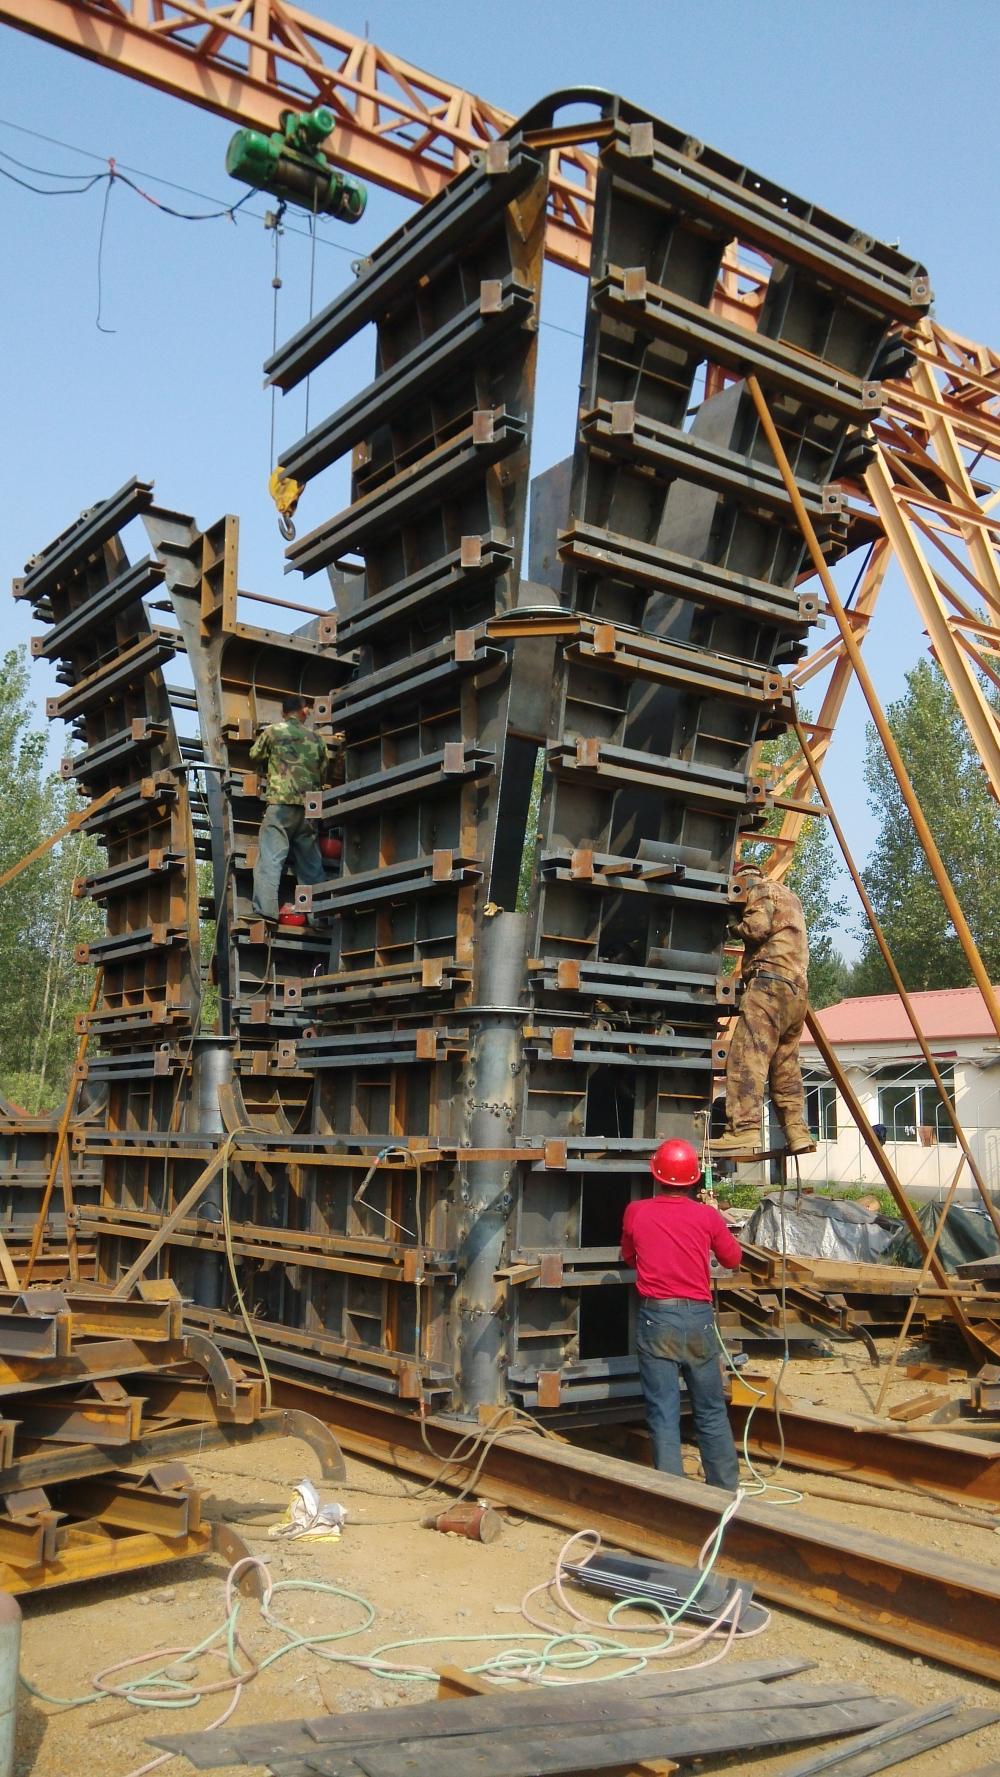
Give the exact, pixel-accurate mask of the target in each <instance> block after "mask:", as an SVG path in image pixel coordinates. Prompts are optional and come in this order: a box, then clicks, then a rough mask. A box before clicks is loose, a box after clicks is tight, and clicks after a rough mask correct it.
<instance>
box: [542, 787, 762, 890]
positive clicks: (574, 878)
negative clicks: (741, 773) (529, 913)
mask: <svg viewBox="0 0 1000 1777" xmlns="http://www.w3.org/2000/svg"><path fill="white" fill-rule="evenodd" d="M739 781H740V782H741V783H745V782H746V779H744V778H740V779H739ZM539 873H540V875H541V876H542V877H543V878H545V879H552V880H554V881H557V882H578V883H580V884H582V885H583V886H585V887H588V888H598V889H611V890H613V891H614V892H615V893H617V892H619V891H624V892H626V893H627V892H628V891H629V890H635V891H638V892H641V893H643V894H649V893H651V894H662V895H669V894H678V893H684V894H686V896H687V898H688V899H691V898H697V899H699V900H703V901H705V902H706V903H707V904H708V905H710V906H711V905H716V904H719V903H723V904H724V905H725V906H726V908H727V909H728V908H729V907H730V905H731V903H732V900H733V891H732V882H731V880H730V878H729V877H728V876H724V875H722V873H721V872H720V871H717V870H705V869H700V868H698V867H697V866H693V865H689V864H686V863H685V862H684V861H683V859H676V860H672V859H661V858H656V857H649V858H645V857H635V858H627V857H622V856H621V855H620V854H619V853H617V852H595V851H592V850H591V849H590V847H589V846H576V847H574V849H573V850H572V851H547V852H543V853H542V856H541V859H540V862H539Z"/></svg>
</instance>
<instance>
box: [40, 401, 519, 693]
mask: <svg viewBox="0 0 1000 1777" xmlns="http://www.w3.org/2000/svg"><path fill="white" fill-rule="evenodd" d="M526 438H527V425H526V422H525V421H524V420H522V419H518V418H516V417H515V416H514V415H512V414H510V413H507V412H506V411H505V410H504V409H503V408H497V409H494V408H477V409H476V411H475V412H474V413H473V416H472V423H471V425H468V426H466V427H464V428H463V430H462V431H461V432H458V433H456V435H455V437H454V438H450V439H448V440H447V442H446V443H444V444H439V445H437V446H436V447H435V449H433V450H431V451H429V452H428V453H427V455H426V456H424V457H421V458H420V459H419V460H418V461H417V462H416V463H414V464H412V465H411V466H410V467H408V468H406V469H403V470H401V471H399V472H398V473H397V474H396V475H393V476H391V477H390V479H389V480H388V481H386V482H384V483H383V484H382V485H381V486H379V487H376V488H374V489H373V490H372V491H371V492H369V493H364V494H361V495H360V497H359V498H358V499H356V500H355V501H354V503H353V504H352V505H351V506H348V507H346V508H345V509H344V510H343V511H342V512H339V513H338V514H337V515H336V517H334V518H331V519H327V520H326V521H325V522H324V523H323V524H321V525H318V526H317V527H316V529H315V530H312V531H310V532H309V533H308V535H307V536H305V537H302V538H301V539H300V540H299V541H298V542H297V543H292V544H290V545H289V548H288V550H287V552H286V553H287V557H288V560H289V562H290V564H291V566H292V567H293V568H298V569H299V571H300V572H301V573H302V574H304V575H305V576H306V577H307V578H308V577H309V575H311V574H316V573H318V572H319V570H320V568H324V567H326V566H327V564H328V563H329V562H333V561H338V560H339V559H340V558H341V557H342V556H346V555H354V554H358V553H359V552H362V551H364V550H365V549H368V548H370V547H371V545H372V544H374V543H377V542H378V541H379V540H380V539H381V538H382V537H384V536H385V535H386V533H387V532H390V531H394V530H398V529H399V528H400V526H402V525H404V524H407V523H409V521H410V520H411V519H413V518H414V517H417V516H420V517H423V516H425V515H426V513H427V511H428V509H429V508H430V507H431V506H434V505H436V504H438V503H439V502H441V501H443V500H450V499H452V498H453V497H454V495H455V494H457V493H461V492H463V491H464V489H465V488H466V487H468V486H469V485H470V483H471V482H474V481H476V480H477V479H478V477H479V476H480V475H481V474H482V472H483V470H484V468H488V467H489V466H490V464H492V463H496V462H499V461H500V460H501V459H502V458H503V457H505V456H509V455H510V454H511V452H512V451H515V450H518V449H520V448H521V447H522V446H523V444H524V443H525V440H526ZM57 713H58V712H57Z"/></svg>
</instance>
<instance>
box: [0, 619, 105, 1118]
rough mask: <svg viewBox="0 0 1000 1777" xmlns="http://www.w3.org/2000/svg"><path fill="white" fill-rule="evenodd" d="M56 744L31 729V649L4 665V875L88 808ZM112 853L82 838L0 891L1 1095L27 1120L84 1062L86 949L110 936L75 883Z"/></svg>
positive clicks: (57, 1100) (0, 793) (0, 747)
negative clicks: (77, 959)
mask: <svg viewBox="0 0 1000 1777" xmlns="http://www.w3.org/2000/svg"><path fill="white" fill-rule="evenodd" d="M46 745H47V736H46V735H45V733H44V732H42V731H39V730H38V729H36V728H34V727H33V726H32V710H31V704H30V701H29V686H28V666H27V663H26V661H25V656H24V650H23V649H12V650H11V651H10V652H8V653H7V654H5V655H4V656H3V659H2V662H0V875H2V874H3V872H4V871H6V870H9V869H10V868H11V866H12V865H14V864H16V863H18V862H19V861H20V859H21V858H23V857H26V856H27V854H28V853H29V852H31V851H33V850H34V848H35V847H36V846H38V845H40V844H41V842H42V841H43V840H44V839H46V838H48V836H49V834H51V833H54V832H56V831H57V830H58V828H59V827H61V826H62V825H63V823H64V822H65V821H66V819H67V818H68V816H69V815H70V814H71V813H73V811H74V810H75V809H78V808H79V807H80V799H79V797H78V796H77V794H76V791H75V789H74V787H73V785H72V784H67V783H64V782H63V781H62V779H61V778H60V777H59V775H58V773H56V772H52V771H49V770H47V769H46V763H45V754H46ZM102 857H103V852H102V850H101V848H100V846H98V845H97V843H96V841H95V840H94V839H92V838H91V837H90V836H89V835H87V834H82V833H74V834H71V835H70V836H69V838H67V839H65V840H63V841H62V842H61V843H60V844H59V845H57V846H55V847H53V849H52V850H51V851H49V852H46V853H45V855H44V856H42V857H40V858H38V859H37V860H36V861H35V862H34V863H33V864H30V865H29V866H28V868H27V869H26V870H24V871H23V872H22V873H21V875H20V876H18V877H16V878H15V880H14V881H13V882H11V883H9V884H8V885H7V887H6V888H3V889H0V959H2V963H3V992H2V993H0V1092H2V1093H3V1094H4V1096H5V1097H6V1098H8V1099H11V1100H12V1101H13V1102H14V1103H15V1104H16V1105H19V1106H20V1107H21V1108H22V1109H23V1110H27V1111H32V1112H34V1111H38V1110H44V1109H48V1108H49V1107H53V1106H57V1105H60V1104H61V1103H62V1101H63V1099H64V1097H65V1093H66V1088H67V1086H68V1083H69V1078H70V1073H71V1071H72V1064H73V1059H74V1055H75V1052H76V1042H77V1038H76V1033H75V1030H74V1026H73V1021H74V1018H75V1017H76V1014H77V1013H78V1012H80V1011H83V1010H84V1008H85V1007H86V1004H87V1000H88V998H89V994H90V984H91V976H90V971H89V970H87V969H81V968H79V967H78V966H77V965H76V964H75V963H74V961H73V951H74V948H75V946H76V945H77V944H82V943H87V942H88V941H90V940H92V939H94V938H97V937H99V936H100V935H101V933H102V931H103V929H104V922H103V915H102V911H101V909H100V908H99V907H96V906H95V905H94V903H93V902H92V901H88V900H84V899H78V898H77V897H76V896H74V894H73V880H74V878H75V877H77V876H88V875H90V874H92V873H93V872H94V871H95V870H97V869H99V868H100V867H101V865H100V860H101V858H102Z"/></svg>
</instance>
